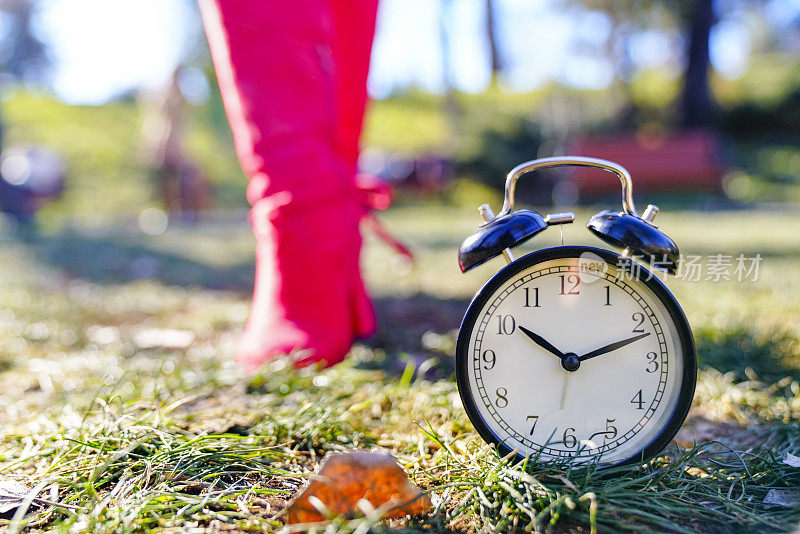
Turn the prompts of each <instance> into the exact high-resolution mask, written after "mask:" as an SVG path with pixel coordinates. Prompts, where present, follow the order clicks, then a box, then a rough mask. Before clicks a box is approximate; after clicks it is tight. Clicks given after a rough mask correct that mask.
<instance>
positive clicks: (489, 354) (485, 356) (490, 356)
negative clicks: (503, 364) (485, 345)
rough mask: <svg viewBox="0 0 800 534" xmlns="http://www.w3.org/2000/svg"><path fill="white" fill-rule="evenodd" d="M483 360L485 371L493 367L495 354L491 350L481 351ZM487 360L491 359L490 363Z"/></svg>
mask: <svg viewBox="0 0 800 534" xmlns="http://www.w3.org/2000/svg"><path fill="white" fill-rule="evenodd" d="M483 361H484V362H485V363H486V365H484V366H483V368H484V369H486V370H487V371H489V370H491V369H494V364H495V363H497V355H496V354H495V353H494V351H493V350H485V351H483ZM489 361H491V363H489Z"/></svg>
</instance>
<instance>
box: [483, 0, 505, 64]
mask: <svg viewBox="0 0 800 534" xmlns="http://www.w3.org/2000/svg"><path fill="white" fill-rule="evenodd" d="M496 29H497V28H496V26H495V20H494V0H486V38H487V40H488V41H489V60H490V61H491V68H492V80H494V79H495V77H497V75H498V74H499V73H500V71H502V70H503V60H502V59H501V58H500V49H499V47H498V46H497V32H496Z"/></svg>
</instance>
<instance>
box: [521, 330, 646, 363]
mask: <svg viewBox="0 0 800 534" xmlns="http://www.w3.org/2000/svg"><path fill="white" fill-rule="evenodd" d="M520 328H522V327H520ZM649 335H650V332H647V333H646V334H639V335H638V336H633V337H629V338H628V339H623V340H622V341H616V342H614V343H609V344H608V345H606V346H605V347H600V348H599V349H596V350H593V351H592V352H587V353H586V354H584V355H583V356H579V357H578V359H579V360H580V361H583V360H588V359H589V358H594V357H595V356H600V355H601V354H605V353H607V352H611V351H612V350H617V349H621V348H622V347H624V346H625V345H630V344H631V343H633V342H634V341H639V340H640V339H642V338H643V337H647V336H649Z"/></svg>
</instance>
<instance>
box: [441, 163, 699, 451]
mask: <svg viewBox="0 0 800 534" xmlns="http://www.w3.org/2000/svg"><path fill="white" fill-rule="evenodd" d="M559 166H583V167H593V168H596V169H599V170H601V171H606V172H609V173H612V174H615V175H616V176H617V177H618V178H619V180H620V182H621V186H622V211H614V210H606V211H602V212H600V213H598V214H596V215H595V216H593V217H592V218H591V219H590V220H589V222H588V223H587V225H586V226H587V228H588V229H589V230H590V231H591V232H592V233H593V234H594V235H595V236H597V237H598V238H600V239H601V240H602V241H604V242H605V243H606V244H608V245H611V246H612V247H613V248H615V249H620V252H619V253H617V252H614V251H611V250H607V249H604V248H596V247H588V246H563V245H562V246H557V247H553V248H544V249H541V250H536V251H534V252H531V253H529V254H527V255H524V256H522V257H520V258H518V259H515V258H514V255H513V253H512V251H511V248H513V247H515V246H517V245H520V244H522V243H523V242H525V241H527V240H529V239H531V238H532V237H534V236H536V235H537V234H539V233H540V232H542V231H544V230H546V229H547V228H548V227H550V226H554V225H563V224H568V223H571V222H573V221H574V218H575V217H574V215H573V214H572V213H562V214H551V215H547V216H542V215H541V214H539V213H537V212H536V211H533V210H528V209H519V210H515V209H514V191H515V186H516V183H517V181H518V180H519V178H520V177H521V176H522V175H523V174H525V173H528V172H531V171H534V170H538V169H544V168H549V167H559ZM479 211H480V213H481V216H482V218H483V224H482V225H481V226H480V227H479V229H478V231H477V232H476V233H475V234H473V235H472V236H470V237H468V238H467V239H466V240H465V241H464V242H463V243H462V244H461V247H460V248H459V252H458V260H459V266H460V267H461V270H462V271H463V272H466V271H468V270H470V269H472V268H474V267H476V266H478V265H480V264H482V263H484V262H486V261H488V260H490V259H492V258H494V257H497V256H500V255H503V256H504V257H505V259H506V261H507V263H508V264H507V265H505V266H504V267H503V268H502V269H501V270H500V271H499V272H498V273H497V274H495V275H494V276H493V277H492V278H491V279H490V280H489V281H488V282H487V283H486V284H485V285H484V286H483V287H482V288H481V289H480V290H479V291H478V292H477V294H476V295H475V297H474V298H473V300H472V302H471V303H470V305H469V308H468V309H467V312H466V315H465V316H464V319H463V321H462V323H461V328H460V331H459V334H458V341H457V344H456V354H455V357H456V381H457V384H458V390H459V394H460V396H461V400H462V402H463V405H464V409H465V410H466V413H467V415H468V416H469V419H470V420H471V421H472V423H473V425H474V426H475V429H476V430H477V431H478V433H479V434H480V435H481V437H483V439H484V440H486V441H487V442H489V443H492V444H495V445H496V446H497V447H498V448H499V450H500V451H501V452H502V453H503V454H508V453H511V452H512V451H513V452H515V453H516V455H517V456H518V457H520V458H525V457H529V458H533V459H534V460H535V461H537V462H544V463H552V462H557V461H571V462H579V463H586V462H592V461H593V462H597V463H598V464H599V465H602V466H609V465H618V464H624V463H631V462H640V461H644V460H646V459H647V458H650V457H652V456H654V455H656V454H657V453H659V452H660V451H661V450H662V449H663V448H664V447H665V446H666V445H667V444H668V443H669V442H670V441H671V440H672V438H673V437H674V436H675V434H676V433H677V431H678V429H679V428H680V426H681V424H682V423H683V421H684V419H685V418H686V414H687V413H688V411H689V407H690V405H691V402H692V397H693V395H694V389H695V383H696V380H697V357H696V353H695V346H694V339H693V337H692V331H691V328H690V327H689V323H688V321H687V320H686V316H685V315H684V313H683V311H682V310H681V307H680V306H679V305H678V302H677V301H676V300H675V297H673V296H672V294H671V293H670V292H669V290H668V289H667V288H666V287H665V285H664V284H663V283H662V282H661V280H659V278H658V277H657V276H654V274H653V272H651V270H650V269H652V270H653V271H663V272H666V273H670V274H674V273H675V271H676V270H677V268H678V262H679V257H680V254H679V252H678V247H677V245H676V244H675V242H674V241H672V239H670V238H669V237H668V236H667V235H666V234H664V233H663V232H661V231H660V230H659V229H658V227H657V226H656V224H655V223H654V218H655V216H656V214H657V213H658V211H659V210H658V208H657V207H655V206H652V205H650V206H648V207H647V209H646V210H645V212H644V213H643V214H642V215H639V214H638V213H637V211H636V208H635V206H634V202H633V184H632V179H631V176H630V174H629V173H628V171H627V170H625V169H624V168H623V167H621V166H620V165H617V164H616V163H612V162H610V161H605V160H601V159H595V158H585V157H556V158H544V159H538V160H534V161H530V162H526V163H523V164H521V165H519V166H517V167H515V168H514V169H512V170H511V172H509V174H508V176H507V179H506V185H505V200H504V204H503V209H502V211H501V212H500V213H499V214H498V215H497V216H495V215H494V214H493V213H492V211H491V209H490V208H489V207H488V206H487V205H484V206H481V208H480V210H479ZM562 235H563V234H562ZM562 242H563V240H562Z"/></svg>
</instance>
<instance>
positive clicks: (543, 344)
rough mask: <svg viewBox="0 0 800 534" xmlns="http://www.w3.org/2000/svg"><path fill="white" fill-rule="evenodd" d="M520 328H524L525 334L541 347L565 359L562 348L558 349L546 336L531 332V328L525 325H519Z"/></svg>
mask: <svg viewBox="0 0 800 534" xmlns="http://www.w3.org/2000/svg"><path fill="white" fill-rule="evenodd" d="M518 328H519V329H520V330H522V333H523V334H525V335H526V336H528V337H529V338H531V339H532V340H533V342H534V343H536V344H537V345H539V346H540V347H542V348H543V349H545V350H546V351H548V352H550V353H551V354H555V355H556V356H558V357H559V358H561V359H562V360H563V359H564V353H563V352H561V351H560V350H558V349H557V348H555V347H554V346H553V345H551V344H550V342H549V341H547V340H546V339H545V338H543V337H542V336H540V335H539V334H535V333H533V332H531V331H530V330H528V329H527V328H525V327H524V326H519V327H518Z"/></svg>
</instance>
